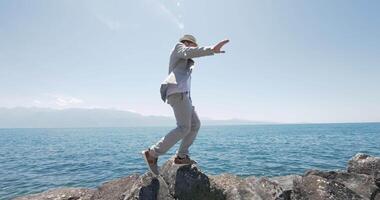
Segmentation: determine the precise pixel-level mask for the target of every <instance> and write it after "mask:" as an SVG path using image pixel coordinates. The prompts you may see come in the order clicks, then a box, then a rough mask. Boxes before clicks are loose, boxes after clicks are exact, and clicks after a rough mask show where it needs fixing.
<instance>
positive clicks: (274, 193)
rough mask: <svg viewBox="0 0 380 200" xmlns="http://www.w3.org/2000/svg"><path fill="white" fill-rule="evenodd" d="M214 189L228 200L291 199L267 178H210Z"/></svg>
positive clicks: (226, 176)
mask: <svg viewBox="0 0 380 200" xmlns="http://www.w3.org/2000/svg"><path fill="white" fill-rule="evenodd" d="M210 179H211V182H212V185H213V187H215V188H217V189H218V190H221V191H223V194H224V196H225V197H226V199H227V200H235V199H250V200H272V199H273V200H280V199H284V200H285V199H289V198H288V197H287V194H286V193H285V192H284V190H283V189H282V188H281V187H280V185H279V184H278V183H276V182H274V181H271V180H269V178H266V177H260V178H257V177H255V176H249V177H246V178H241V177H238V176H236V175H231V174H226V173H224V174H221V175H216V176H210Z"/></svg>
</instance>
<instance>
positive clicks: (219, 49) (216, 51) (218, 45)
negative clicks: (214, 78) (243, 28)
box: [212, 40, 230, 53]
mask: <svg viewBox="0 0 380 200" xmlns="http://www.w3.org/2000/svg"><path fill="white" fill-rule="evenodd" d="M229 41H230V40H223V41H221V42H219V43H218V44H216V45H215V46H214V47H213V48H212V50H213V51H214V53H225V51H222V50H221V49H222V47H223V46H224V45H225V44H226V43H228V42H229Z"/></svg>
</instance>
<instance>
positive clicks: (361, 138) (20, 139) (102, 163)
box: [0, 123, 380, 199]
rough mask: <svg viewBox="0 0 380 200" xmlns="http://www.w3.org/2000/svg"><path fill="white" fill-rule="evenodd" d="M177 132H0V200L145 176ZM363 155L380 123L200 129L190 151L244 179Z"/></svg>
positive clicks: (333, 165) (377, 137)
mask: <svg viewBox="0 0 380 200" xmlns="http://www.w3.org/2000/svg"><path fill="white" fill-rule="evenodd" d="M172 128H173V127H146V128H141V127H140V128H137V127H135V128H70V129H0V199H11V198H13V197H16V196H19V195H25V194H31V193H37V192H42V191H45V190H47V189H51V188H56V187H61V186H62V187H88V188H95V187H96V186H99V185H101V184H102V183H103V182H105V181H109V180H112V179H116V178H120V177H124V176H128V175H130V174H133V173H139V174H142V173H145V172H146V171H147V167H146V165H145V163H144V160H143V159H142V157H141V155H140V151H142V150H143V149H145V148H147V147H149V146H151V145H152V144H154V143H156V142H157V141H158V140H159V139H160V138H161V137H163V136H164V135H165V134H166V133H167V132H168V131H170V130H171V129H172ZM178 146H179V143H177V144H176V145H175V146H173V147H172V148H171V149H170V150H169V151H168V152H167V154H166V155H164V156H161V157H160V158H159V162H158V163H159V165H162V164H163V163H164V162H165V161H166V160H167V159H169V158H170V156H171V155H173V154H174V153H175V151H176V150H177V148H178ZM357 152H363V153H368V154H371V155H374V156H380V123H357V124H299V125H244V126H202V127H201V129H200V131H199V133H198V136H197V139H196V140H195V141H194V143H193V145H192V146H191V147H190V156H191V157H192V158H193V159H195V160H196V161H197V162H198V163H199V167H200V168H201V170H202V171H203V172H205V173H206V174H213V175H214V174H220V173H233V174H236V175H239V176H242V177H246V176H251V175H254V176H267V177H272V176H280V175H288V174H303V173H304V172H305V170H307V169H321V170H344V169H345V168H346V166H347V161H348V160H349V159H350V158H351V157H352V156H354V155H355V154H356V153H357Z"/></svg>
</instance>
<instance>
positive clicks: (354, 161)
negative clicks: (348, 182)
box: [347, 153, 380, 178]
mask: <svg viewBox="0 0 380 200" xmlns="http://www.w3.org/2000/svg"><path fill="white" fill-rule="evenodd" d="M347 171H348V172H351V173H357V174H367V175H371V176H373V177H374V178H380V177H379V174H380V158H379V157H373V156H370V155H367V154H364V153H358V154H356V155H355V156H354V157H353V158H351V159H350V160H349V161H348V166H347Z"/></svg>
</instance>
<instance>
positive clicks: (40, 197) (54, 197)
mask: <svg viewBox="0 0 380 200" xmlns="http://www.w3.org/2000/svg"><path fill="white" fill-rule="evenodd" d="M94 192H95V190H93V189H87V188H56V189H51V190H47V191H45V192H42V193H38V194H30V195H26V196H22V197H16V198H14V199H13V200H90V199H91V196H92V195H93V194H94Z"/></svg>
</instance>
